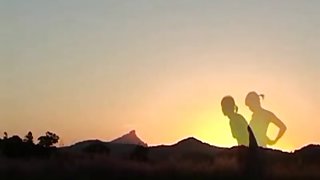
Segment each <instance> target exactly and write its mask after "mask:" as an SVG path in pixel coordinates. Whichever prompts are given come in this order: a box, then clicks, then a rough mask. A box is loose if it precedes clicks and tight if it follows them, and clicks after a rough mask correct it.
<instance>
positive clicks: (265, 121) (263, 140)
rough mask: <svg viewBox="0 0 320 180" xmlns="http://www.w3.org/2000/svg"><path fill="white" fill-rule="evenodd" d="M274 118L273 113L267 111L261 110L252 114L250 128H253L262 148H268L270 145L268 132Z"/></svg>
mask: <svg viewBox="0 0 320 180" xmlns="http://www.w3.org/2000/svg"><path fill="white" fill-rule="evenodd" d="M272 116H274V115H273V113H272V112H270V111H267V110H265V109H261V110H259V111H258V112H255V113H253V114H252V119H251V121H250V127H251V128H252V131H253V133H254V136H255V138H256V140H257V143H258V145H259V146H261V147H266V146H267V144H268V136H267V130H268V126H269V123H270V122H271V120H270V118H272Z"/></svg>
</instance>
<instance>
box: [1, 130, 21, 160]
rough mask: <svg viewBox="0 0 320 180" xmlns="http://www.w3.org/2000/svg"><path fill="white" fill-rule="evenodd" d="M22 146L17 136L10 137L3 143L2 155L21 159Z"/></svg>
mask: <svg viewBox="0 0 320 180" xmlns="http://www.w3.org/2000/svg"><path fill="white" fill-rule="evenodd" d="M24 150H25V148H24V144H23V141H22V139H21V138H20V137H19V136H16V135H15V136H12V137H10V138H7V139H5V140H4V142H3V154H4V155H6V156H8V157H22V156H24V155H25V152H24Z"/></svg>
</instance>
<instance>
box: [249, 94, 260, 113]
mask: <svg viewBox="0 0 320 180" xmlns="http://www.w3.org/2000/svg"><path fill="white" fill-rule="evenodd" d="M260 97H261V98H264V95H263V94H260V95H258V94H257V93H256V92H254V91H252V92H249V93H248V95H247V97H246V106H248V107H249V109H250V110H251V111H252V112H254V111H256V110H257V109H260V108H261V104H260Z"/></svg>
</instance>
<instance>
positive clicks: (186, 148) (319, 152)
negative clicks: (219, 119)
mask: <svg viewBox="0 0 320 180" xmlns="http://www.w3.org/2000/svg"><path fill="white" fill-rule="evenodd" d="M92 144H103V145H104V146H107V147H108V148H109V149H110V155H111V156H116V157H129V156H130V154H131V153H132V152H133V151H134V150H135V149H136V147H137V145H139V146H142V147H145V148H146V149H147V150H148V151H147V152H148V159H150V160H152V161H166V160H168V159H184V160H186V159H193V160H194V159H196V160H211V159H214V158H217V157H229V156H234V155H235V154H239V153H242V151H246V150H247V148H246V147H243V146H234V147H232V148H220V147H216V146H212V145H209V144H207V143H204V142H202V141H199V140H198V139H196V138H193V137H189V138H186V139H183V140H181V141H179V142H177V143H175V144H173V145H159V146H152V147H147V144H146V143H144V142H143V141H142V140H141V139H140V138H138V136H137V135H136V132H135V131H134V130H133V131H130V132H129V133H128V134H125V135H123V136H121V137H119V138H116V139H115V140H113V141H110V142H103V141H100V140H87V141H82V142H78V143H76V144H74V145H71V146H69V147H64V148H61V150H63V151H70V152H82V151H83V149H84V148H85V147H87V146H90V145H92ZM259 151H261V152H262V153H261V154H263V155H262V156H264V157H265V159H266V160H267V161H270V162H271V161H272V162H280V161H281V162H283V161H286V162H288V163H289V162H290V163H300V164H308V163H311V164H315V163H319V162H320V145H308V146H305V147H303V148H301V149H299V150H296V151H294V152H291V153H289V152H283V151H280V150H275V149H269V148H259Z"/></svg>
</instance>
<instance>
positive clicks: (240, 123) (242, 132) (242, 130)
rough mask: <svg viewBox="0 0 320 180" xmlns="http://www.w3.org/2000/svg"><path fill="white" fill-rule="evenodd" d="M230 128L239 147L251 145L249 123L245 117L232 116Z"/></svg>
mask: <svg viewBox="0 0 320 180" xmlns="http://www.w3.org/2000/svg"><path fill="white" fill-rule="evenodd" d="M229 118H230V122H229V123H230V128H231V132H232V136H233V137H234V138H235V139H236V140H237V141H238V145H245V146H248V145H249V134H248V131H247V127H248V123H247V121H246V120H245V119H244V117H243V116H242V115H240V114H237V113H235V114H234V115H232V116H230V117H229Z"/></svg>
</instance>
